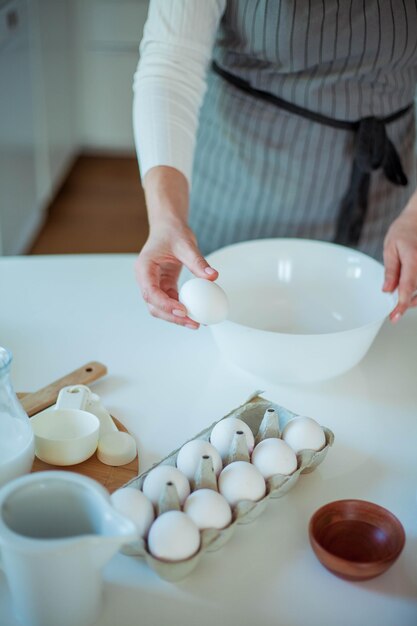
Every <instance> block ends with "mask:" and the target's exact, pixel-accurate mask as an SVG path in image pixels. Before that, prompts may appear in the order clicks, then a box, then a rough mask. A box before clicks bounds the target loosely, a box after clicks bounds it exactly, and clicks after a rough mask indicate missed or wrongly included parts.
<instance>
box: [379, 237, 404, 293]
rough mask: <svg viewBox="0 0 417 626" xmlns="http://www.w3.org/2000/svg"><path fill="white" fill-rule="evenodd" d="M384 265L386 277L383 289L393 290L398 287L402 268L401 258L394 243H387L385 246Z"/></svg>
mask: <svg viewBox="0 0 417 626" xmlns="http://www.w3.org/2000/svg"><path fill="white" fill-rule="evenodd" d="M384 266H385V277H384V284H383V286H382V291H387V292H392V291H394V289H395V288H396V287H398V282H399V279H400V269H401V263H400V259H399V257H398V254H397V250H396V248H395V246H393V245H386V246H385V248H384Z"/></svg>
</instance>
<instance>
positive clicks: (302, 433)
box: [282, 417, 326, 452]
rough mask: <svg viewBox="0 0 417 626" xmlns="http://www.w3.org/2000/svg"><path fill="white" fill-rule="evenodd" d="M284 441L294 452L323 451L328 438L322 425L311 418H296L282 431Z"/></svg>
mask: <svg viewBox="0 0 417 626" xmlns="http://www.w3.org/2000/svg"><path fill="white" fill-rule="evenodd" d="M282 438H283V440H284V441H285V442H286V443H287V444H288V445H289V446H290V447H291V448H292V449H293V450H294V452H300V450H307V449H308V450H321V449H322V448H323V447H324V445H325V444H326V436H325V434H324V431H323V429H322V427H321V426H320V424H318V423H317V422H316V421H315V420H313V418H311V417H294V418H293V419H292V420H290V421H289V422H287V424H286V425H285V427H284V430H283V431H282Z"/></svg>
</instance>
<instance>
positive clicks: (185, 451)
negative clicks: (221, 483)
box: [177, 439, 223, 480]
mask: <svg viewBox="0 0 417 626" xmlns="http://www.w3.org/2000/svg"><path fill="white" fill-rule="evenodd" d="M206 455H208V456H210V457H211V459H212V461H213V468H214V473H215V474H216V476H218V475H219V474H220V472H221V470H222V467H223V464H222V460H221V457H220V454H219V453H218V452H217V450H216V448H215V447H214V446H213V445H212V444H211V443H210V442H208V441H204V440H203V439H193V440H192V441H187V443H185V444H184V445H183V446H182V448H181V450H180V451H179V452H178V456H177V467H178V469H179V470H181V472H183V473H184V474H185V475H186V476H187V478H188V480H193V479H194V478H195V475H196V472H197V470H198V467H199V464H200V462H201V457H202V456H206Z"/></svg>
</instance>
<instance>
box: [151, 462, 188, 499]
mask: <svg viewBox="0 0 417 626" xmlns="http://www.w3.org/2000/svg"><path fill="white" fill-rule="evenodd" d="M167 483H173V484H174V485H175V488H176V490H177V493H178V498H179V500H180V503H181V504H184V502H185V499H186V498H187V496H189V495H190V491H191V489H190V483H189V482H188V478H187V477H186V476H185V475H184V474H183V473H182V472H180V470H179V469H177V468H176V467H172V465H157V467H155V468H154V469H152V470H151V471H150V472H149V474H148V475H147V476H146V478H145V480H144V481H143V485H142V491H143V493H144V494H145V496H147V497H148V498H149V500H150V501H151V502H152V503H153V504H155V505H157V504H158V502H159V498H160V497H161V494H162V493H163V491H164V489H165V486H166V484H167Z"/></svg>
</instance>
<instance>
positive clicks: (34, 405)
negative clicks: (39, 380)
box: [17, 362, 139, 493]
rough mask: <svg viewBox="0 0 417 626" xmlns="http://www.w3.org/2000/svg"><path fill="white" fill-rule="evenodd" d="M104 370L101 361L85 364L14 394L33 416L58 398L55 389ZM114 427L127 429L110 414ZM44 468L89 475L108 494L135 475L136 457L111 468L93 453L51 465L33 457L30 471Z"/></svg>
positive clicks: (84, 381) (88, 379)
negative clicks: (83, 458)
mask: <svg viewBox="0 0 417 626" xmlns="http://www.w3.org/2000/svg"><path fill="white" fill-rule="evenodd" d="M106 373H107V368H106V367H105V366H104V365H102V364H101V363H96V362H92V363H87V364H86V365H84V366H83V367H81V368H79V369H78V370H75V371H74V372H71V374H68V375H67V376H65V377H64V378H61V379H60V380H58V381H55V383H52V384H51V385H48V387H45V388H44V389H41V390H40V391H39V392H36V393H18V394H17V396H18V398H19V399H20V401H21V404H22V406H23V408H24V409H25V411H26V412H27V413H28V415H29V417H31V416H32V415H35V414H36V413H38V412H39V411H42V410H43V409H46V408H48V407H49V406H51V405H52V404H55V402H56V399H57V397H58V393H59V390H60V389H61V388H62V387H65V386H67V385H86V384H88V383H90V382H92V381H93V380H97V379H98V378H101V376H104V375H105V374H106ZM113 419H114V422H115V424H116V426H117V428H118V429H119V430H121V431H124V432H127V429H126V428H125V427H124V426H123V424H121V422H120V421H119V420H118V419H116V418H115V417H113ZM48 470H64V471H69V472H76V473H77V474H83V475H84V476H90V478H94V479H95V480H97V481H98V482H99V483H101V484H102V485H103V486H104V487H106V489H108V491H109V492H110V493H113V491H115V490H116V489H118V488H119V487H122V486H123V485H124V484H125V483H127V482H128V481H129V480H131V479H132V478H135V477H136V476H137V475H138V473H139V460H138V457H136V459H134V460H133V461H131V462H130V463H127V464H126V465H121V466H119V467H111V466H110V465H105V464H104V463H101V461H99V460H98V458H97V456H96V454H94V455H93V456H92V457H90V458H89V459H87V461H84V462H83V463H78V464H77V465H67V466H65V467H63V466H55V465H49V463H45V462H44V461H41V460H40V459H38V458H37V457H35V461H34V463H33V467H32V472H41V471H48Z"/></svg>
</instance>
